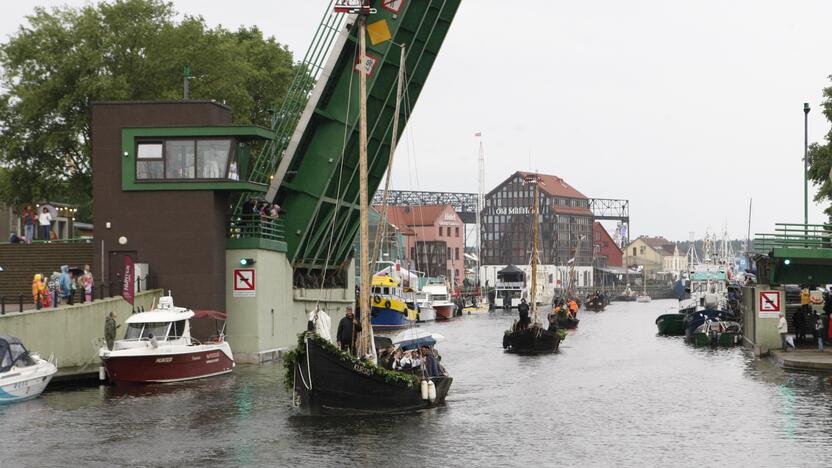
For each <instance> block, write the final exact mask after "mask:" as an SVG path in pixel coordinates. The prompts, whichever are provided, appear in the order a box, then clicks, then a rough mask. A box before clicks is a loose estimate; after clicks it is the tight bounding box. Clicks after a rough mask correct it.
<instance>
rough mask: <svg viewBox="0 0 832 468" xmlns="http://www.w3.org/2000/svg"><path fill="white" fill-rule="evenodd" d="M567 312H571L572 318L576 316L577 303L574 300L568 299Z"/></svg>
mask: <svg viewBox="0 0 832 468" xmlns="http://www.w3.org/2000/svg"><path fill="white" fill-rule="evenodd" d="M569 311H570V312H572V316H573V317H577V316H578V303H577V302H575V299H569Z"/></svg>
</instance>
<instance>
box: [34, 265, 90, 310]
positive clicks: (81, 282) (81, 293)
mask: <svg viewBox="0 0 832 468" xmlns="http://www.w3.org/2000/svg"><path fill="white" fill-rule="evenodd" d="M93 287H94V283H93V278H92V272H91V271H90V266H89V265H84V268H83V270H82V269H80V268H70V267H69V265H62V266H61V268H60V271H55V272H52V274H51V275H49V276H48V277H47V276H46V275H44V274H41V273H36V274H35V275H34V278H33V279H32V300H33V302H34V304H35V308H37V309H43V308H50V307H59V306H61V305H72V304H74V302H75V297H76V295H77V296H78V298H79V300H80V302H89V301H92V298H93Z"/></svg>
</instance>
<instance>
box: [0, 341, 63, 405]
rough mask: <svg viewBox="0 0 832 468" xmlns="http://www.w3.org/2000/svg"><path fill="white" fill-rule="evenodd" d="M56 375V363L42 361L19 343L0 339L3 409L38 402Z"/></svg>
mask: <svg viewBox="0 0 832 468" xmlns="http://www.w3.org/2000/svg"><path fill="white" fill-rule="evenodd" d="M57 372H58V367H57V366H56V363H55V362H54V359H52V358H50V359H48V360H43V359H41V358H40V356H38V355H37V354H34V353H30V352H29V351H28V350H27V349H26V346H24V345H23V342H21V341H20V339H18V338H15V337H13V336H6V335H0V405H2V404H7V403H16V402H19V401H25V400H31V399H32V398H37V397H38V395H40V394H41V393H43V390H44V389H46V386H47V385H49V382H50V381H51V380H52V377H53V376H54V375H55V374H56V373H57Z"/></svg>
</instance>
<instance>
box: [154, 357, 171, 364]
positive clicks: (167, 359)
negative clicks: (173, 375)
mask: <svg viewBox="0 0 832 468" xmlns="http://www.w3.org/2000/svg"><path fill="white" fill-rule="evenodd" d="M166 362H173V358H172V357H160V358H156V364H163V363H166Z"/></svg>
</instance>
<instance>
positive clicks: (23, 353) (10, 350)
mask: <svg viewBox="0 0 832 468" xmlns="http://www.w3.org/2000/svg"><path fill="white" fill-rule="evenodd" d="M3 343H4V344H5V342H3ZM7 346H8V347H6V346H3V347H2V348H0V354H2V356H0V372H7V371H8V370H9V369H11V368H12V366H17V367H29V366H34V365H35V360H34V359H32V356H30V355H29V351H27V350H26V347H25V346H23V344H22V343H8V344H7Z"/></svg>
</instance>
